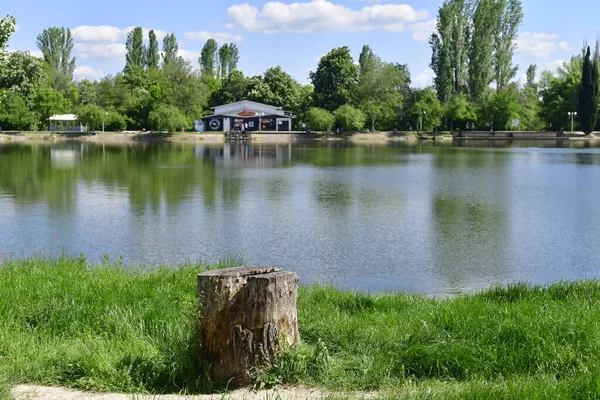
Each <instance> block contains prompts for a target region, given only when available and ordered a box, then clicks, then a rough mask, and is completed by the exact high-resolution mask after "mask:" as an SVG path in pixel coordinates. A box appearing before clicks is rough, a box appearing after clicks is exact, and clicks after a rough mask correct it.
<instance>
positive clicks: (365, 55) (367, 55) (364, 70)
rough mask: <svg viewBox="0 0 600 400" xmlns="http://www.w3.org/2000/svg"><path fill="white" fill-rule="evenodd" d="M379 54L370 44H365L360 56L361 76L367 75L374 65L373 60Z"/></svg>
mask: <svg viewBox="0 0 600 400" xmlns="http://www.w3.org/2000/svg"><path fill="white" fill-rule="evenodd" d="M376 57H377V56H376V55H375V53H373V50H372V49H371V47H370V46H369V45H364V46H363V48H362V51H361V52H360V56H359V57H358V67H359V70H358V72H359V75H360V77H363V76H366V75H367V74H368V72H369V70H370V69H371V67H372V66H373V62H374V60H375V58H376Z"/></svg>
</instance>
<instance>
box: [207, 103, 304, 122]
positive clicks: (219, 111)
mask: <svg viewBox="0 0 600 400" xmlns="http://www.w3.org/2000/svg"><path fill="white" fill-rule="evenodd" d="M212 109H213V110H215V113H214V116H217V115H223V116H231V115H237V114H238V113H240V112H244V111H248V112H250V113H252V112H254V113H256V115H257V116H258V115H260V114H261V113H264V114H267V115H277V116H280V117H287V118H293V117H292V116H291V115H290V113H287V112H286V111H284V110H283V109H282V108H281V107H275V106H270V105H268V104H262V103H257V102H255V101H250V100H242V101H238V102H236V103H231V104H225V105H222V106H217V107H212ZM249 116H250V115H248V117H249Z"/></svg>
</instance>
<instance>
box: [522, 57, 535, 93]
mask: <svg viewBox="0 0 600 400" xmlns="http://www.w3.org/2000/svg"><path fill="white" fill-rule="evenodd" d="M536 74H537V65H535V64H531V65H530V66H529V67H528V68H527V72H526V73H525V75H526V77H527V78H526V81H525V87H526V88H531V89H533V90H534V91H535V92H536V94H537V91H538V85H537V84H536V83H535V76H536Z"/></svg>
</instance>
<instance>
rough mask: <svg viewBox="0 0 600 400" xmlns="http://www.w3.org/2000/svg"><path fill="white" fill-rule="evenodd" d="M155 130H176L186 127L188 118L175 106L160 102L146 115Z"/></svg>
mask: <svg viewBox="0 0 600 400" xmlns="http://www.w3.org/2000/svg"><path fill="white" fill-rule="evenodd" d="M148 119H149V122H150V126H151V127H152V129H153V130H155V131H159V132H162V131H168V132H177V131H179V130H181V129H182V128H183V129H185V128H187V127H188V125H189V123H188V120H187V119H186V118H185V116H184V115H183V114H181V113H180V112H179V110H178V109H177V108H176V107H173V106H168V105H164V104H161V105H159V106H158V107H157V108H156V109H155V110H154V111H152V112H151V113H150V115H149V116H148Z"/></svg>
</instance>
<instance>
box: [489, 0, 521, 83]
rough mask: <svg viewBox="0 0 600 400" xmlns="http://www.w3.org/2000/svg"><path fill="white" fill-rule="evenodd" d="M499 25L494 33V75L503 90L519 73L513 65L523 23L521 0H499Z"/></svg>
mask: <svg viewBox="0 0 600 400" xmlns="http://www.w3.org/2000/svg"><path fill="white" fill-rule="evenodd" d="M496 7H497V8H498V10H497V14H498V19H497V23H498V26H497V28H496V33H495V35H494V75H495V78H496V90H497V92H498V93H499V92H501V91H502V90H504V88H506V86H507V85H508V83H509V82H510V81H511V80H512V79H513V78H514V77H515V75H516V74H517V70H518V67H515V66H513V63H512V60H513V54H514V51H515V48H516V42H515V39H516V38H517V36H518V34H519V27H520V26H521V24H522V23H523V7H522V5H521V1H520V0H498V3H497V5H496Z"/></svg>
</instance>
